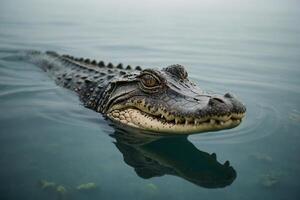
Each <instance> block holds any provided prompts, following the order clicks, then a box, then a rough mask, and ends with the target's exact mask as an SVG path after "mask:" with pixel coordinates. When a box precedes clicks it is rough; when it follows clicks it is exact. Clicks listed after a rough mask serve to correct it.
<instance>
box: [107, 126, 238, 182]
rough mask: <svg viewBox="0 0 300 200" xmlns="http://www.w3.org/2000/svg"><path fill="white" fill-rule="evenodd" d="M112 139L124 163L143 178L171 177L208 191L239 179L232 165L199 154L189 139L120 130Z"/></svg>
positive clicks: (214, 156) (210, 155)
mask: <svg viewBox="0 0 300 200" xmlns="http://www.w3.org/2000/svg"><path fill="white" fill-rule="evenodd" d="M111 136H112V137H114V138H115V139H116V142H115V145H116V146H117V148H118V149H119V150H120V152H121V153H122V154H123V157H124V161H125V162H126V163H127V164H128V165H130V166H131V167H133V168H134V170H135V172H136V173H137V174H138V175H139V176H140V177H142V178H145V179H148V178H152V177H155V176H163V175H165V174H169V175H175V176H179V177H182V178H184V179H186V180H188V181H190V182H192V183H194V184H196V185H198V186H201V187H205V188H220V187H225V186H228V185H230V184H231V183H232V182H233V181H234V180H235V178H236V171H235V170H234V169H233V168H232V167H231V166H229V162H228V161H226V162H225V163H224V164H221V163H219V162H218V161H217V159H216V154H208V153H206V152H203V151H200V150H198V149H197V148H196V147H195V146H194V145H193V144H192V143H191V142H189V141H188V140H187V137H186V136H176V137H175V136H174V137H157V136H149V135H144V134H138V135H137V134H136V133H135V134H130V133H127V132H124V131H120V130H118V131H116V132H115V133H114V134H113V135H111Z"/></svg>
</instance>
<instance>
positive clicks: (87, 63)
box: [26, 51, 246, 135]
mask: <svg viewBox="0 0 300 200" xmlns="http://www.w3.org/2000/svg"><path fill="white" fill-rule="evenodd" d="M26 59H27V61H30V62H31V63H34V64H36V65H38V66H40V67H41V68H42V69H43V70H44V71H46V72H48V73H49V74H50V76H51V77H52V78H53V79H54V80H55V82H56V83H57V84H58V85H60V86H62V87H65V88H67V89H70V90H72V91H75V92H76V93H77V94H78V96H79V98H80V100H81V101H82V103H83V105H84V106H85V107H87V108H89V109H92V110H95V111H96V112H99V113H101V114H103V115H104V116H105V117H106V118H107V119H109V120H110V121H111V122H112V123H113V124H115V125H116V126H119V127H122V128H124V129H135V130H138V131H146V132H149V133H154V134H156V133H160V134H169V135H171V134H193V133H201V132H207V131H217V130H223V129H229V128H233V127H236V126H238V125H239V124H240V123H241V121H242V118H243V117H244V116H245V113H246V107H245V105H244V104H243V103H242V102H241V101H239V100H238V99H237V98H236V97H234V96H233V95H232V94H230V93H226V94H224V95H220V94H214V93H211V92H206V91H204V90H202V89H200V87H198V86H197V85H196V84H195V83H193V82H192V81H191V80H189V78H188V73H187V71H186V70H185V68H184V66H182V65H179V64H175V65H170V66H168V67H165V68H163V69H161V70H159V69H157V68H145V69H142V68H141V67H140V66H137V67H131V66H130V65H128V66H123V65H122V64H121V63H120V64H118V65H116V66H114V65H113V64H112V63H108V64H105V63H104V62H103V61H99V62H98V61H96V60H91V59H88V58H78V57H73V56H70V55H60V54H58V53H56V52H52V51H47V52H45V53H43V52H39V51H31V52H30V53H28V52H27V53H26Z"/></svg>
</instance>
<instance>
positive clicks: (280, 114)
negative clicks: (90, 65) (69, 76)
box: [0, 0, 300, 200]
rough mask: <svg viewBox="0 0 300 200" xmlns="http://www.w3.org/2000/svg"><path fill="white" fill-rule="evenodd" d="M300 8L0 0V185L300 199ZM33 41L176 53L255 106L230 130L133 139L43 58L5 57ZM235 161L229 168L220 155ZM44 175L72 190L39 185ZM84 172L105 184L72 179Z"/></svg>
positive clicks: (122, 52) (291, 4) (215, 86)
mask: <svg viewBox="0 0 300 200" xmlns="http://www.w3.org/2000/svg"><path fill="white" fill-rule="evenodd" d="M299 8H300V5H299V3H298V2H297V1H276V0H274V1H270V0H268V1H263V2H260V1H251V2H250V1H238V0H231V1H226V2H225V1H224V2H223V3H222V2H221V3H220V2H217V1H187V2H185V3H183V2H181V1H165V2H164V3H161V2H159V1H153V2H152V1H151V2H150V1H145V2H140V1H128V2H123V1H117V0H114V1H111V2H110V3H103V2H98V1H70V0H63V1H51V3H50V2H48V1H45V0H29V1H16V0H12V1H8V0H4V1H1V3H0V49H1V51H0V111H1V113H0V143H1V144H0V152H1V157H0V180H1V183H0V198H1V199H57V198H65V199H96V198H97V199H154V198H155V199H166V198H169V199H199V198H201V199H272V200H273V199H299V197H300V193H299V186H300V184H299V180H298V178H299V177H300V159H299V155H298V153H299V152H300V151H299V150H300V133H299V128H300V127H299V123H300V106H299V100H300V90H299V85H300V79H299V77H300V68H299V64H300V28H299V27H300V26H299V17H300V12H299ZM25 49H26V50H27V49H34V50H41V51H46V50H54V51H57V52H59V53H67V54H71V55H74V56H79V57H90V58H96V59H102V60H104V61H106V62H112V63H114V64H117V63H119V62H122V63H124V64H131V65H140V66H146V67H165V66H167V65H170V64H175V63H179V64H182V65H185V66H186V68H187V70H188V72H189V77H190V79H192V80H193V81H194V82H196V83H198V84H199V85H200V86H201V87H202V88H204V89H206V90H209V91H216V92H220V93H225V92H227V91H230V92H232V93H234V94H236V95H237V96H238V97H239V98H240V99H241V100H242V101H243V102H245V104H246V106H247V116H246V118H245V120H244V121H243V123H242V124H241V125H240V126H239V127H237V128H235V129H232V130H226V131H219V132H211V133H204V134H197V135H192V136H189V137H188V138H187V139H186V138H173V139H162V140H161V139H158V140H157V139H153V138H131V137H129V138H128V136H127V135H126V134H125V135H124V134H122V133H120V132H115V130H114V128H112V127H110V126H109V125H108V124H107V123H106V122H105V121H104V120H103V118H102V116H101V115H99V114H97V113H95V112H93V111H91V110H88V109H86V108H84V107H83V106H82V105H81V103H80V101H79V100H78V98H77V96H76V95H75V94H74V93H72V92H70V91H68V90H66V89H63V88H60V87H58V86H57V85H55V83H54V82H53V81H52V80H51V79H50V78H49V77H48V76H47V74H45V73H44V72H43V71H42V70H41V69H39V68H38V67H37V66H34V65H31V64H29V63H26V62H23V61H20V60H17V59H16V60H7V59H4V58H5V57H7V56H11V55H14V54H15V52H14V51H15V50H25ZM142 144H143V145H142ZM175 147H177V148H175ZM212 153H215V154H216V157H217V160H213V159H211V158H212V157H213V156H209V155H210V154H212ZM227 160H229V161H230V166H231V167H232V168H224V166H223V165H221V164H223V163H225V161H227ZM222 166H223V167H222ZM196 172H197V173H196ZM40 180H48V181H53V182H55V183H57V184H58V185H63V186H64V187H65V188H66V190H67V191H66V193H65V194H64V195H63V196H60V195H59V194H57V193H56V192H55V191H48V190H43V189H42V188H41V187H40V186H39V184H38V182H39V181H40ZM89 182H93V183H95V184H96V185H97V186H98V187H97V189H95V190H90V191H78V190H77V189H76V187H77V186H78V185H80V184H83V183H89Z"/></svg>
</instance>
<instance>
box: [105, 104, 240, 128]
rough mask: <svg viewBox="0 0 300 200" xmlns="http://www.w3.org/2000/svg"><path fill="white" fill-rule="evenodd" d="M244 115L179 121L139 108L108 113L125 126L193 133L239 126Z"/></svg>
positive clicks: (111, 117)
mask: <svg viewBox="0 0 300 200" xmlns="http://www.w3.org/2000/svg"><path fill="white" fill-rule="evenodd" d="M244 116H245V113H232V114H231V115H229V116H228V115H227V116H209V117H206V118H184V120H180V121H179V120H176V119H174V120H167V119H166V118H165V117H164V115H160V116H158V115H153V114H150V113H147V112H144V111H141V110H139V109H137V108H123V109H120V110H112V111H111V112H109V113H108V114H107V117H108V118H109V119H111V120H112V121H113V122H116V123H117V124H120V125H122V126H125V127H131V128H137V129H140V130H143V131H150V132H157V133H169V134H193V133H200V132H207V131H217V130H223V129H229V128H233V127H236V126H238V125H239V124H240V123H241V121H242V118H243V117H244Z"/></svg>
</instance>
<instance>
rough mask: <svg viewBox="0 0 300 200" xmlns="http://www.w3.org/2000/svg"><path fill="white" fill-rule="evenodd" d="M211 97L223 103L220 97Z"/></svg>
mask: <svg viewBox="0 0 300 200" xmlns="http://www.w3.org/2000/svg"><path fill="white" fill-rule="evenodd" d="M212 99H214V100H216V101H218V102H219V103H225V102H224V101H223V100H222V99H220V98H217V97H213V98H212Z"/></svg>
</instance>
